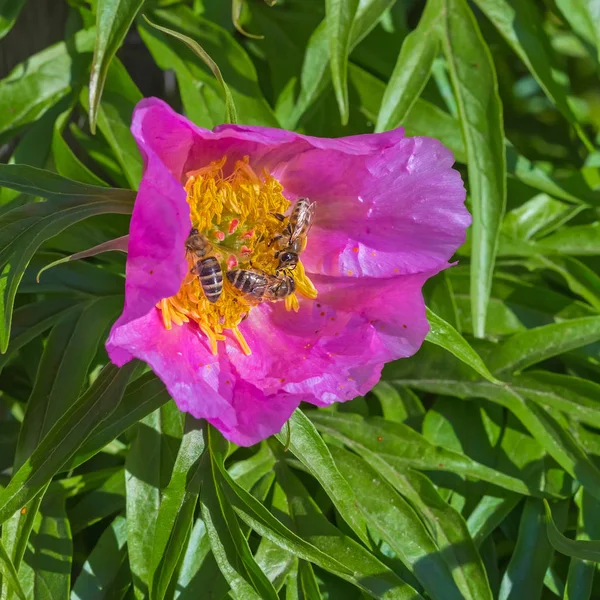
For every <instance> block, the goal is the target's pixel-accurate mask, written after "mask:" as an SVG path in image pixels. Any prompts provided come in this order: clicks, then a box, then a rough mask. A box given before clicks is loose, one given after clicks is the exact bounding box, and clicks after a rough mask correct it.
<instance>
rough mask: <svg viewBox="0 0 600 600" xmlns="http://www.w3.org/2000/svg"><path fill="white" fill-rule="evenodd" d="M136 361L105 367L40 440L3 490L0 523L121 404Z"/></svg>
mask: <svg viewBox="0 0 600 600" xmlns="http://www.w3.org/2000/svg"><path fill="white" fill-rule="evenodd" d="M135 367H136V363H135V361H132V362H131V363H129V364H127V365H125V366H124V367H122V368H121V369H117V368H116V367H114V366H113V365H109V366H107V367H105V368H104V369H103V370H102V372H101V373H100V375H99V376H98V377H97V378H96V380H95V381H94V384H93V385H92V386H91V387H90V388H89V389H88V390H87V391H86V392H85V393H84V394H83V395H82V396H80V398H79V399H78V400H77V402H76V403H75V404H74V405H73V406H72V407H71V409H70V410H69V411H68V412H66V413H65V414H64V415H63V416H62V417H61V418H60V419H59V421H58V422H57V423H56V425H54V427H53V428H52V429H51V430H50V432H49V433H48V435H47V436H46V437H44V439H43V440H42V441H41V442H40V444H39V445H38V447H37V448H36V449H35V451H34V452H33V454H32V455H31V457H30V458H29V459H28V460H27V461H26V462H25V464H24V465H23V466H22V467H21V468H20V469H19V470H18V471H17V472H16V473H15V474H14V475H13V477H12V479H11V480H10V482H9V484H8V485H7V486H6V487H5V488H4V489H3V490H2V491H1V492H0V523H4V522H5V521H6V520H7V519H9V518H10V517H11V516H12V515H13V513H15V512H16V511H18V510H20V509H21V507H23V506H25V505H26V504H27V502H29V500H31V499H32V498H34V497H35V496H36V495H37V494H38V493H39V492H40V491H41V490H42V489H43V488H44V487H45V486H46V485H47V483H48V482H49V481H50V480H51V479H52V477H53V476H54V475H55V474H56V473H57V472H58V471H59V469H60V468H61V467H62V466H63V465H64V464H65V462H67V461H68V460H69V459H70V458H71V457H72V456H73V454H75V452H76V451H77V449H78V448H79V447H80V446H81V444H82V442H83V441H84V440H85V439H86V438H87V437H88V436H89V434H90V432H91V431H93V430H94V429H95V428H96V427H97V426H98V425H99V424H100V423H101V422H102V421H103V420H104V419H106V418H107V417H108V416H109V415H110V414H111V412H112V411H113V410H114V409H115V408H116V406H118V404H119V402H120V400H121V397H122V395H123V392H124V391H125V386H126V385H127V381H128V380H129V377H130V376H131V373H132V371H133V370H134V369H135Z"/></svg>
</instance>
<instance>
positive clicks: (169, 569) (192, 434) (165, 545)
mask: <svg viewBox="0 0 600 600" xmlns="http://www.w3.org/2000/svg"><path fill="white" fill-rule="evenodd" d="M185 429H186V430H185V433H184V435H183V438H182V440H181V446H180V448H179V453H178V455H177V460H176V461H175V465H174V467H173V474H172V475H171V480H170V481H169V485H168V486H167V487H166V488H165V490H164V491H163V492H162V494H161V501H160V507H159V509H158V516H157V518H156V521H157V523H160V527H157V528H156V529H155V533H154V543H153V545H152V564H151V572H152V574H153V575H152V585H151V593H150V597H151V598H164V597H165V595H166V591H167V587H168V585H169V582H170V580H171V577H172V575H173V573H174V571H175V568H176V567H177V563H178V561H179V559H180V555H181V553H182V552H183V549H184V548H185V546H184V542H185V540H186V538H187V536H188V534H189V533H190V531H191V528H192V524H193V520H194V509H195V508H196V503H197V500H198V495H199V493H200V485H201V482H202V473H203V469H202V461H201V457H202V454H203V452H204V446H205V440H204V438H205V430H204V428H203V427H202V425H201V423H200V422H199V421H197V420H196V419H194V418H193V417H191V416H190V415H187V416H186V424H185Z"/></svg>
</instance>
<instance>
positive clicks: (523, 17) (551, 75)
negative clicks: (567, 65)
mask: <svg viewBox="0 0 600 600" xmlns="http://www.w3.org/2000/svg"><path fill="white" fill-rule="evenodd" d="M583 1H584V2H585V1H587V0H583ZM476 4H477V5H478V6H479V8H481V10H482V11H483V12H484V13H485V15H486V16H487V17H488V19H489V20H490V21H491V22H492V23H493V24H494V26H495V27H496V28H497V29H498V31H499V32H500V33H501V34H502V36H503V37H504V39H505V40H506V41H507V42H508V43H509V44H510V46H511V48H512V49H513V50H514V51H515V52H516V54H517V55H518V56H519V58H520V59H521V60H522V61H523V62H524V63H525V65H526V66H527V68H528V69H529V71H530V72H531V74H532V75H533V76H534V77H535V78H536V80H537V82H538V83H539V84H540V86H541V88H542V89H543V90H544V92H545V94H546V96H548V98H549V99H550V100H551V101H552V102H553V103H554V104H555V105H556V107H557V108H558V110H559V111H560V112H561V113H562V114H563V115H564V117H565V118H566V119H567V120H568V121H569V123H571V125H573V128H574V129H575V131H576V132H577V134H578V135H579V137H580V138H581V140H582V141H583V143H584V144H585V146H586V147H587V149H588V150H589V151H592V150H593V148H594V147H593V145H592V144H591V142H590V141H589V139H588V138H587V136H586V134H585V132H584V131H583V128H582V127H581V125H580V124H579V123H578V122H577V118H576V117H575V115H574V114H573V111H572V110H571V107H570V106H569V103H568V99H567V90H566V89H565V88H564V86H561V85H560V83H559V78H558V77H556V74H555V72H556V71H558V65H557V61H556V59H555V56H554V52H553V49H552V45H551V43H550V40H549V39H548V37H547V35H546V32H545V31H544V27H543V21H544V19H543V15H542V14H541V12H540V11H539V10H538V9H537V6H536V4H535V3H533V2H520V1H519V0H476ZM598 16H600V14H599V15H598Z"/></svg>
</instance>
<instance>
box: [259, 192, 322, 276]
mask: <svg viewBox="0 0 600 600" xmlns="http://www.w3.org/2000/svg"><path fill="white" fill-rule="evenodd" d="M316 204H317V203H316V202H311V201H310V200H309V199H308V198H298V201H297V202H296V204H294V209H293V210H292V214H291V215H290V218H289V220H288V224H287V227H286V228H285V229H284V230H283V232H282V233H281V234H279V235H276V236H274V237H273V239H272V240H271V242H270V244H269V245H271V244H276V246H277V248H279V250H278V251H277V252H276V253H275V258H278V259H279V263H278V265H277V269H276V272H277V273H279V272H280V271H283V270H285V269H289V270H293V269H295V268H296V265H297V264H298V257H299V254H300V252H302V251H303V250H304V248H306V240H307V237H308V232H309V231H310V228H311V225H312V222H313V219H314V216H315V207H316ZM275 217H276V218H277V219H279V220H280V221H283V220H284V219H285V217H284V216H283V215H281V214H279V213H277V214H275Z"/></svg>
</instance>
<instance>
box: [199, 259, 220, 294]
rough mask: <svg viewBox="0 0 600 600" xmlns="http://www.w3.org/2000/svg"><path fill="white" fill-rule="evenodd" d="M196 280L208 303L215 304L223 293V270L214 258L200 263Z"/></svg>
mask: <svg viewBox="0 0 600 600" xmlns="http://www.w3.org/2000/svg"><path fill="white" fill-rule="evenodd" d="M198 278H199V279H200V285H201V286H202V291H203V292H204V295H205V296H206V299H207V300H208V301H209V302H216V301H217V300H218V299H219V298H220V297H221V292H222V291H223V270H222V269H221V265H220V264H219V261H218V260H217V259H216V258H215V257H214V256H209V257H208V258H205V259H203V260H201V261H200V269H199V270H198Z"/></svg>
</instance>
